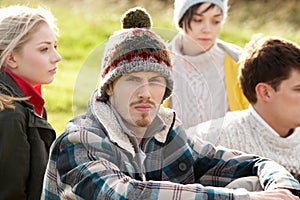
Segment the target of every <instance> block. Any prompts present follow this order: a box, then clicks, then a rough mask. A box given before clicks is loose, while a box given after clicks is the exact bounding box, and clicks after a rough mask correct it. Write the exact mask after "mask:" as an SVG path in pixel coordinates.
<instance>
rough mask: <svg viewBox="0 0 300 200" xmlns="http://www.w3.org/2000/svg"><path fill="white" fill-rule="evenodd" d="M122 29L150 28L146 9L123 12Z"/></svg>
mask: <svg viewBox="0 0 300 200" xmlns="http://www.w3.org/2000/svg"><path fill="white" fill-rule="evenodd" d="M120 21H121V24H122V28H124V29H126V28H151V26H152V19H151V16H150V14H149V13H148V12H147V11H146V9H144V8H142V7H139V6H138V7H134V8H130V9H129V10H127V11H125V12H124V14H123V15H122V17H121V20H120Z"/></svg>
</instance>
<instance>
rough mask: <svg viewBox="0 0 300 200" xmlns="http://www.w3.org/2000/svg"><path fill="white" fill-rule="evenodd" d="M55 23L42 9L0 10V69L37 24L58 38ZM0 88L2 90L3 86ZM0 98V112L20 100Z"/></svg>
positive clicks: (9, 8) (13, 7)
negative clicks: (51, 30)
mask: <svg viewBox="0 0 300 200" xmlns="http://www.w3.org/2000/svg"><path fill="white" fill-rule="evenodd" d="M55 21H56V19H55V18H54V16H53V15H52V14H51V12H50V11H48V10H46V9H45V8H42V7H37V8H30V7H27V6H21V5H12V6H8V7H5V8H0V69H1V68H2V67H5V65H6V64H5V59H6V57H7V56H8V55H9V54H10V53H11V52H12V51H14V50H18V49H20V48H22V46H23V45H24V44H25V43H26V42H27V41H28V40H29V38H30V35H31V34H32V32H33V31H34V28H35V27H37V26H38V25H39V24H41V23H47V24H48V25H49V27H50V28H51V29H53V31H54V32H55V34H56V35H57V36H58V34H59V30H58V27H57V26H56V24H55ZM0 87H1V88H2V89H4V88H3V86H1V85H0ZM0 97H1V98H0V110H1V109H3V108H5V107H8V108H9V107H10V105H12V103H13V100H18V99H20V98H15V97H12V96H9V95H6V94H1V96H0Z"/></svg>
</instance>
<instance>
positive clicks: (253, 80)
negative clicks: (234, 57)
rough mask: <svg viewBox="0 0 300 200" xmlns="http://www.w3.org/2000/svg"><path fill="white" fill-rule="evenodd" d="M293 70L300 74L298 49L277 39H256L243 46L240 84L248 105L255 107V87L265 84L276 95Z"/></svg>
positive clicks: (255, 37) (291, 43)
mask: <svg viewBox="0 0 300 200" xmlns="http://www.w3.org/2000/svg"><path fill="white" fill-rule="evenodd" d="M292 70H297V71H299V72H300V47H299V46H298V45H297V44H295V43H293V42H292V41H289V40H286V39H283V38H279V37H271V36H269V37H263V38H262V37H261V36H259V35H255V36H254V37H253V38H252V39H251V41H250V42H249V43H248V44H247V45H246V46H245V52H244V55H243V56H242V58H241V65H240V75H239V79H240V84H241V87H242V90H243V93H244V95H245V96H246V97H247V99H248V101H249V102H250V103H256V101H257V98H256V92H255V87H256V85H257V84H258V83H261V82H263V83H267V84H269V85H270V86H271V87H272V88H273V89H274V90H275V91H277V90H278V86H279V85H280V84H281V82H282V81H283V80H286V79H288V78H289V77H290V75H291V72H292Z"/></svg>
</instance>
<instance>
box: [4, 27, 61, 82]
mask: <svg viewBox="0 0 300 200" xmlns="http://www.w3.org/2000/svg"><path fill="white" fill-rule="evenodd" d="M56 42H57V41H56V37H55V33H54V31H53V30H52V29H51V28H50V27H49V26H48V24H46V23H44V22H43V23H40V24H38V25H37V27H35V29H34V30H33V31H32V33H31V35H29V40H27V42H26V43H24V45H23V46H22V47H21V48H20V49H19V50H17V51H13V53H12V54H11V56H10V59H12V62H9V63H10V64H9V68H10V70H11V71H12V72H14V73H15V74H17V75H19V76H21V77H22V78H24V79H25V80H27V81H28V82H29V83H30V84H31V85H32V86H33V87H35V86H37V85H39V84H48V83H51V82H52V81H53V80H54V75H55V73H56V70H57V62H59V61H60V60H61V56H60V55H59V53H58V52H57V51H56Z"/></svg>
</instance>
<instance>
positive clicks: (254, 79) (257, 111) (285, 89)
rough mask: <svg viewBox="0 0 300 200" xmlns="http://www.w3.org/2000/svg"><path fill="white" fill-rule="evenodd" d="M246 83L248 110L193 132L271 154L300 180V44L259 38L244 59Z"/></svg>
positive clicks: (242, 80) (216, 141) (220, 142)
mask: <svg viewBox="0 0 300 200" xmlns="http://www.w3.org/2000/svg"><path fill="white" fill-rule="evenodd" d="M240 83H241V87H242V89H243V91H244V94H245V96H246V97H247V99H248V100H249V102H250V103H251V105H250V106H249V108H248V109H246V110H242V111H234V112H228V113H226V115H225V117H222V118H219V119H215V120H212V121H208V122H204V123H202V124H199V125H197V126H195V127H192V128H190V129H189V130H188V131H187V132H188V133H189V134H190V135H198V136H200V137H201V138H202V139H204V140H208V141H210V142H212V143H213V144H215V145H223V146H225V147H228V148H235V149H238V150H241V151H244V152H247V153H255V154H258V155H261V156H264V157H268V158H271V159H273V160H274V161H276V162H278V163H279V164H281V165H283V166H284V167H285V168H286V169H287V170H289V171H290V172H291V173H292V174H293V175H294V176H295V177H296V179H297V180H298V181H300V154H299V152H300V128H299V127H300V103H299V102H300V46H299V45H297V44H295V43H293V42H292V41H289V40H286V39H284V38H279V37H270V36H266V37H262V38H261V37H260V36H255V37H253V39H252V40H251V41H250V42H249V43H248V44H247V45H246V47H245V55H244V56H243V57H242V59H241V73H240Z"/></svg>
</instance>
